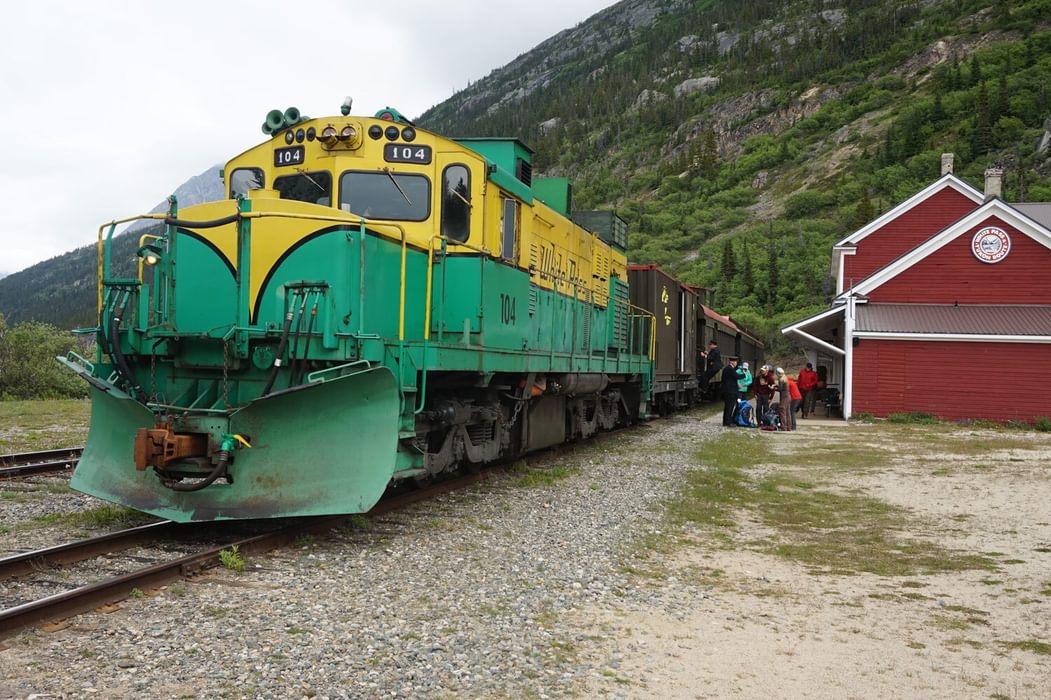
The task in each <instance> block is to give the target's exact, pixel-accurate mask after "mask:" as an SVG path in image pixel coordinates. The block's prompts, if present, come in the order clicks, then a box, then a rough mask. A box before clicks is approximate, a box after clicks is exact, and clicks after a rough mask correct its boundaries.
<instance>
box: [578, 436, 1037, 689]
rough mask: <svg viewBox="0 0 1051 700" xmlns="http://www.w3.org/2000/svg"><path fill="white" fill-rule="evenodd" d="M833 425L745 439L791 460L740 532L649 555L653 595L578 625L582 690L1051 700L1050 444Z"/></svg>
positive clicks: (752, 483) (757, 468) (757, 476)
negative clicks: (596, 658) (598, 667)
mask: <svg viewBox="0 0 1051 700" xmlns="http://www.w3.org/2000/svg"><path fill="white" fill-rule="evenodd" d="M821 423H823V422H814V423H804V422H802V421H801V422H800V424H801V425H800V428H801V429H800V430H799V431H798V432H796V433H794V434H786V433H760V432H752V433H751V434H750V435H748V436H747V438H748V439H750V440H752V441H753V442H752V443H748V439H746V440H745V441H744V443H743V444H744V447H748V445H749V444H751V445H752V446H755V447H757V448H758V450H759V452H758V453H763V451H764V450H765V451H766V452H767V453H770V452H772V453H773V454H774V456H775V458H774V459H769V460H768V461H765V462H764V463H762V464H756V465H748V466H746V467H744V468H743V469H741V472H740V473H741V474H743V475H744V477H745V481H744V482H743V486H740V489H741V490H740V492H739V493H738V492H736V491H735V492H733V495H732V497H731V498H729V499H728V500H729V501H730V502H731V505H732V506H733V507H731V508H730V509H729V511H727V512H730V513H732V519H733V523H732V526H731V527H717V526H704V525H703V524H698V523H691V524H687V525H684V526H681V527H680V531H679V533H678V534H677V535H676V540H677V542H676V544H675V546H673V547H671V548H670V549H669V550H668V551H664V552H663V553H662V552H660V551H659V549H660V548H658V551H650V552H649V553H648V555H647V556H646V557H645V565H644V566H641V567H640V568H641V569H643V571H644V573H643V574H642V575H643V576H644V577H647V578H648V579H649V585H650V586H651V587H652V591H653V597H652V600H651V602H649V603H647V604H643V605H637V604H629V603H623V604H616V603H615V604H613V605H611V606H606V607H603V608H601V609H592V610H586V611H582V612H581V615H580V620H579V624H580V627H581V629H582V630H586V629H590V630H591V633H592V634H594V629H595V627H596V626H598V627H599V628H601V629H602V631H603V632H604V636H605V638H606V640H607V641H606V642H605V644H604V649H603V652H602V653H605V654H606V655H607V658H605V659H603V660H602V661H603V664H604V666H605V668H606V670H604V671H603V672H602V674H601V676H599V677H596V678H594V679H593V680H592V682H591V683H590V684H589V687H588V688H587V689H586V691H585V695H586V696H590V697H594V696H599V697H602V696H604V697H625V698H709V697H710V698H721V697H783V698H797V697H798V698H888V697H889V698H914V697H923V698H961V697H965V698H971V697H973V698H1046V697H1049V696H1051V435H1047V434H1042V433H1036V432H1025V431H1015V430H975V429H970V428H960V427H951V426H940V425H937V426H915V425H905V426H902V425H893V424H886V423H883V424H878V425H865V424H853V425H850V426H844V425H843V424H842V423H840V424H839V425H838V426H834V425H829V424H824V425H822V424H821ZM735 437H737V438H741V437H742V436H735ZM756 440H758V441H765V442H760V443H756V442H754V441H756ZM735 449H741V446H740V445H738V446H737V447H736V448H735ZM727 484H729V486H727V488H738V487H736V486H733V485H732V484H730V482H727ZM720 488H722V486H721V485H720ZM771 489H774V490H775V491H776V493H775V494H774V496H773V497H772V496H771V494H770V490H771ZM778 493H779V494H783V495H784V499H781V498H779V497H777V494H778ZM784 500H787V501H788V505H785V504H784V503H783V502H782V501H784ZM782 506H784V507H782ZM788 511H791V512H788ZM845 532H846V533H849V537H844V536H843V533H845ZM851 538H853V539H851Z"/></svg>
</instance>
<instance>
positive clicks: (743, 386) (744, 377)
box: [737, 362, 752, 399]
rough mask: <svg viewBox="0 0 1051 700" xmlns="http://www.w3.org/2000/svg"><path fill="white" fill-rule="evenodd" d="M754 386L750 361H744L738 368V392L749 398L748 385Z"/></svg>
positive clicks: (743, 397)
mask: <svg viewBox="0 0 1051 700" xmlns="http://www.w3.org/2000/svg"><path fill="white" fill-rule="evenodd" d="M750 386H752V372H751V370H749V369H748V363H747V362H742V363H741V367H740V369H738V370H737V393H738V394H740V396H741V398H742V399H746V398H748V387H750Z"/></svg>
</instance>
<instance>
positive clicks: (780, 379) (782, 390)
mask: <svg viewBox="0 0 1051 700" xmlns="http://www.w3.org/2000/svg"><path fill="white" fill-rule="evenodd" d="M774 380H775V381H776V384H775V386H777V414H778V416H779V417H780V418H781V430H791V429H792V413H791V412H792V399H791V398H790V397H789V395H788V393H789V392H788V378H787V377H786V376H785V370H784V369H782V368H780V367H778V368H777V369H776V370H774Z"/></svg>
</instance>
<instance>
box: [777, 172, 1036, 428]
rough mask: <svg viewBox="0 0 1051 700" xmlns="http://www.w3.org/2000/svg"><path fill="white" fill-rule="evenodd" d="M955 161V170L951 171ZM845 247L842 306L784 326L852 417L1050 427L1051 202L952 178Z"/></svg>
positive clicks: (837, 252)
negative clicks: (922, 415) (1008, 197)
mask: <svg viewBox="0 0 1051 700" xmlns="http://www.w3.org/2000/svg"><path fill="white" fill-rule="evenodd" d="M945 162H946V161H945V159H943V163H945ZM947 166H948V167H947V168H945V167H944V166H943V169H947V170H948V171H949V172H946V174H944V175H943V176H942V177H941V179H939V180H937V181H936V182H934V183H933V184H931V185H930V186H929V187H927V188H925V189H924V190H922V191H921V192H918V193H916V194H915V195H914V196H912V197H910V198H909V199H907V200H906V201H904V202H902V203H901V204H899V205H898V206H896V207H895V208H893V209H891V210H890V211H888V212H886V213H885V214H883V215H882V216H880V217H879V218H877V219H876V220H874V221H872V222H871V223H869V224H867V225H866V226H864V227H863V228H861V229H859V230H858V231H855V232H854V233H852V234H851V235H849V236H847V237H846V238H844V239H843V240H842V241H840V242H839V243H837V244H836V245H835V246H834V247H833V253H832V273H833V275H834V276H835V278H836V290H837V296H836V298H835V299H834V300H833V303H832V306H831V307H830V308H828V309H827V310H825V311H823V312H821V313H819V314H816V315H814V316H811V317H809V318H805V319H802V320H801V321H797V322H796V323H793V324H790V325H788V326H786V327H784V328H782V332H783V333H784V334H785V335H787V336H789V337H791V338H793V339H795V340H796V341H798V342H799V343H801V344H802V345H803V347H804V348H805V349H806V352H807V354H808V357H810V359H811V361H812V362H813V363H814V365H815V367H819V368H821V367H823V368H824V370H823V371H824V372H827V375H828V383H829V386H830V387H833V388H836V389H839V391H840V393H841V396H842V410H843V415H844V417H850V415H851V414H853V413H859V412H868V413H871V414H873V415H876V416H886V415H888V414H891V413H897V412H902V411H923V412H926V413H930V414H932V415H935V416H937V417H939V418H943V419H948V420H960V419H979V418H984V419H989V420H997V421H1003V420H1022V421H1031V420H1033V418H1034V417H1035V416H1048V415H1051V406H1049V405H1048V403H1047V401H1046V400H1045V396H1046V395H1047V394H1046V392H1045V391H1044V390H1043V387H1042V386H1037V385H1036V384H1035V380H1036V379H1037V378H1040V377H1043V376H1044V375H1045V374H1046V373H1047V372H1048V370H1049V368H1051V203H1048V204H1009V203H1007V202H1005V201H1003V200H1002V199H1001V198H1000V196H999V195H1000V172H999V171H997V170H990V171H987V173H986V192H985V193H982V192H979V191H978V190H976V189H974V188H973V187H971V186H970V185H968V184H967V183H965V182H963V181H962V180H960V179H959V178H957V177H955V176H954V175H952V173H951V160H950V161H948V163H947Z"/></svg>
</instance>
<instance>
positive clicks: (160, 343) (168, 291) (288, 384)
mask: <svg viewBox="0 0 1051 700" xmlns="http://www.w3.org/2000/svg"><path fill="white" fill-rule="evenodd" d="M342 111H343V115H342V116H339V117H326V118H320V119H309V118H306V117H303V116H301V115H300V114H299V113H298V111H297V110H295V109H289V110H287V111H285V112H283V113H282V112H278V111H274V112H271V113H270V114H269V115H268V116H267V120H266V123H265V124H264V127H263V130H264V132H266V133H267V134H269V135H270V138H269V139H268V140H267V141H265V142H264V143H262V144H260V145H259V146H256V147H254V148H252V149H250V150H248V151H246V152H244V153H242V154H240V155H238V156H236V157H235V158H233V159H232V160H231V161H230V162H228V163H227V164H226V166H225V168H224V183H225V186H226V189H227V193H228V196H229V198H228V199H226V200H223V201H217V202H211V203H207V204H202V205H198V206H193V207H188V208H185V209H182V210H179V209H178V207H177V203H176V202H175V201H174V199H173V200H172V201H171V203H170V210H169V212H168V213H167V214H166V215H156V216H155V217H153V218H158V219H161V220H162V221H163V230H162V231H161V232H159V233H158V235H149V236H144V237H143V239H142V241H141V247H140V249H139V255H140V258H141V264H140V266H139V270H140V272H139V275H138V277H137V278H134V279H119V278H115V277H113V275H112V274H111V265H110V240H111V238H112V235H113V232H114V227H115V224H113V225H108V226H107V227H103V229H100V232H99V260H100V263H99V266H100V275H99V279H100V284H99V311H100V314H99V326H98V328H97V337H98V345H99V350H98V354H97V356H96V357H95V358H94V360H93V361H89V360H87V359H85V358H82V357H79V356H76V355H74V354H71V355H70V356H69V357H67V358H60V359H61V360H62V361H63V362H65V363H66V364H67V365H68V366H69V367H71V368H72V369H74V370H75V371H77V372H78V373H80V374H81V375H82V376H83V377H84V378H85V379H86V380H87V381H88V382H89V384H90V385H91V394H92V401H93V404H92V421H91V429H90V433H89V436H88V442H87V445H86V447H85V450H84V454H83V456H82V458H81V460H80V463H79V465H78V466H77V469H76V471H75V473H74V475H73V478H72V485H73V487H74V488H76V489H78V490H81V491H84V492H86V493H90V494H93V495H95V496H98V497H100V498H104V499H107V500H110V501H114V502H117V503H122V504H126V505H129V506H132V507H134V508H137V509H139V510H142V511H146V512H149V513H153V514H155V515H158V516H161V517H164V518H170V519H173V520H177V521H188V520H215V519H236V518H263V517H285V516H302V515H319V514H331V513H353V512H362V511H366V510H368V509H369V508H370V507H371V506H372V505H373V504H374V503H375V502H376V501H377V500H378V499H379V497H380V496H381V494H382V493H383V492H384V490H385V489H386V488H387V487H388V486H389V485H390V484H391V483H392V482H397V481H400V480H405V479H427V478H430V477H431V476H433V475H436V474H439V473H441V472H444V471H450V470H455V469H463V468H467V469H470V468H474V467H476V466H477V465H481V464H484V463H486V462H490V461H492V460H495V459H498V458H502V457H506V456H511V455H516V454H521V453H525V452H528V451H530V450H536V449H540V448H543V447H546V446H549V445H554V444H558V443H561V442H564V441H567V440H571V439H574V438H581V437H587V436H589V435H592V434H593V433H595V432H596V431H598V430H601V429H610V428H612V427H614V426H615V425H617V424H623V423H627V422H630V421H632V420H634V419H636V418H638V417H639V416H640V415H645V414H647V413H648V412H649V409H650V406H649V402H650V392H651V384H652V381H653V359H652V358H653V347H652V346H653V339H654V337H655V334H654V333H653V327H654V324H655V319H654V317H653V315H651V314H650V313H648V312H644V311H642V310H640V309H637V308H635V307H633V306H632V305H631V304H630V303H629V294H628V291H629V290H628V272H627V259H626V257H625V245H626V230H625V228H624V227H623V226H622V222H620V220H619V219H617V218H616V217H615V216H613V215H612V214H608V213H598V214H596V213H590V214H588V215H587V218H586V220H585V219H581V220H582V221H585V223H587V224H588V228H584V227H582V226H580V225H578V224H576V223H574V221H573V220H572V219H571V218H570V215H571V201H570V199H571V191H570V189H569V184H568V182H567V181H566V180H564V179H535V180H534V179H532V178H531V162H530V156H531V151H530V150H529V149H528V148H527V147H526V146H525V145H523V144H522V143H521V142H519V141H517V140H515V139H495V138H481V139H456V140H453V139H448V138H444V137H442V136H439V135H437V134H433V133H429V132H427V131H425V130H422V129H418V128H416V127H415V126H414V125H413V124H412V123H411V122H409V121H408V120H406V119H404V118H403V117H402V116H401V115H399V114H398V112H397V111H396V110H394V109H389V108H388V109H384V110H381V111H380V112H379V113H377V114H376V115H375V116H373V117H355V116H350V115H349V108H347V107H345V108H344V109H343V110H342ZM578 218H579V217H578ZM116 223H121V222H116Z"/></svg>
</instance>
